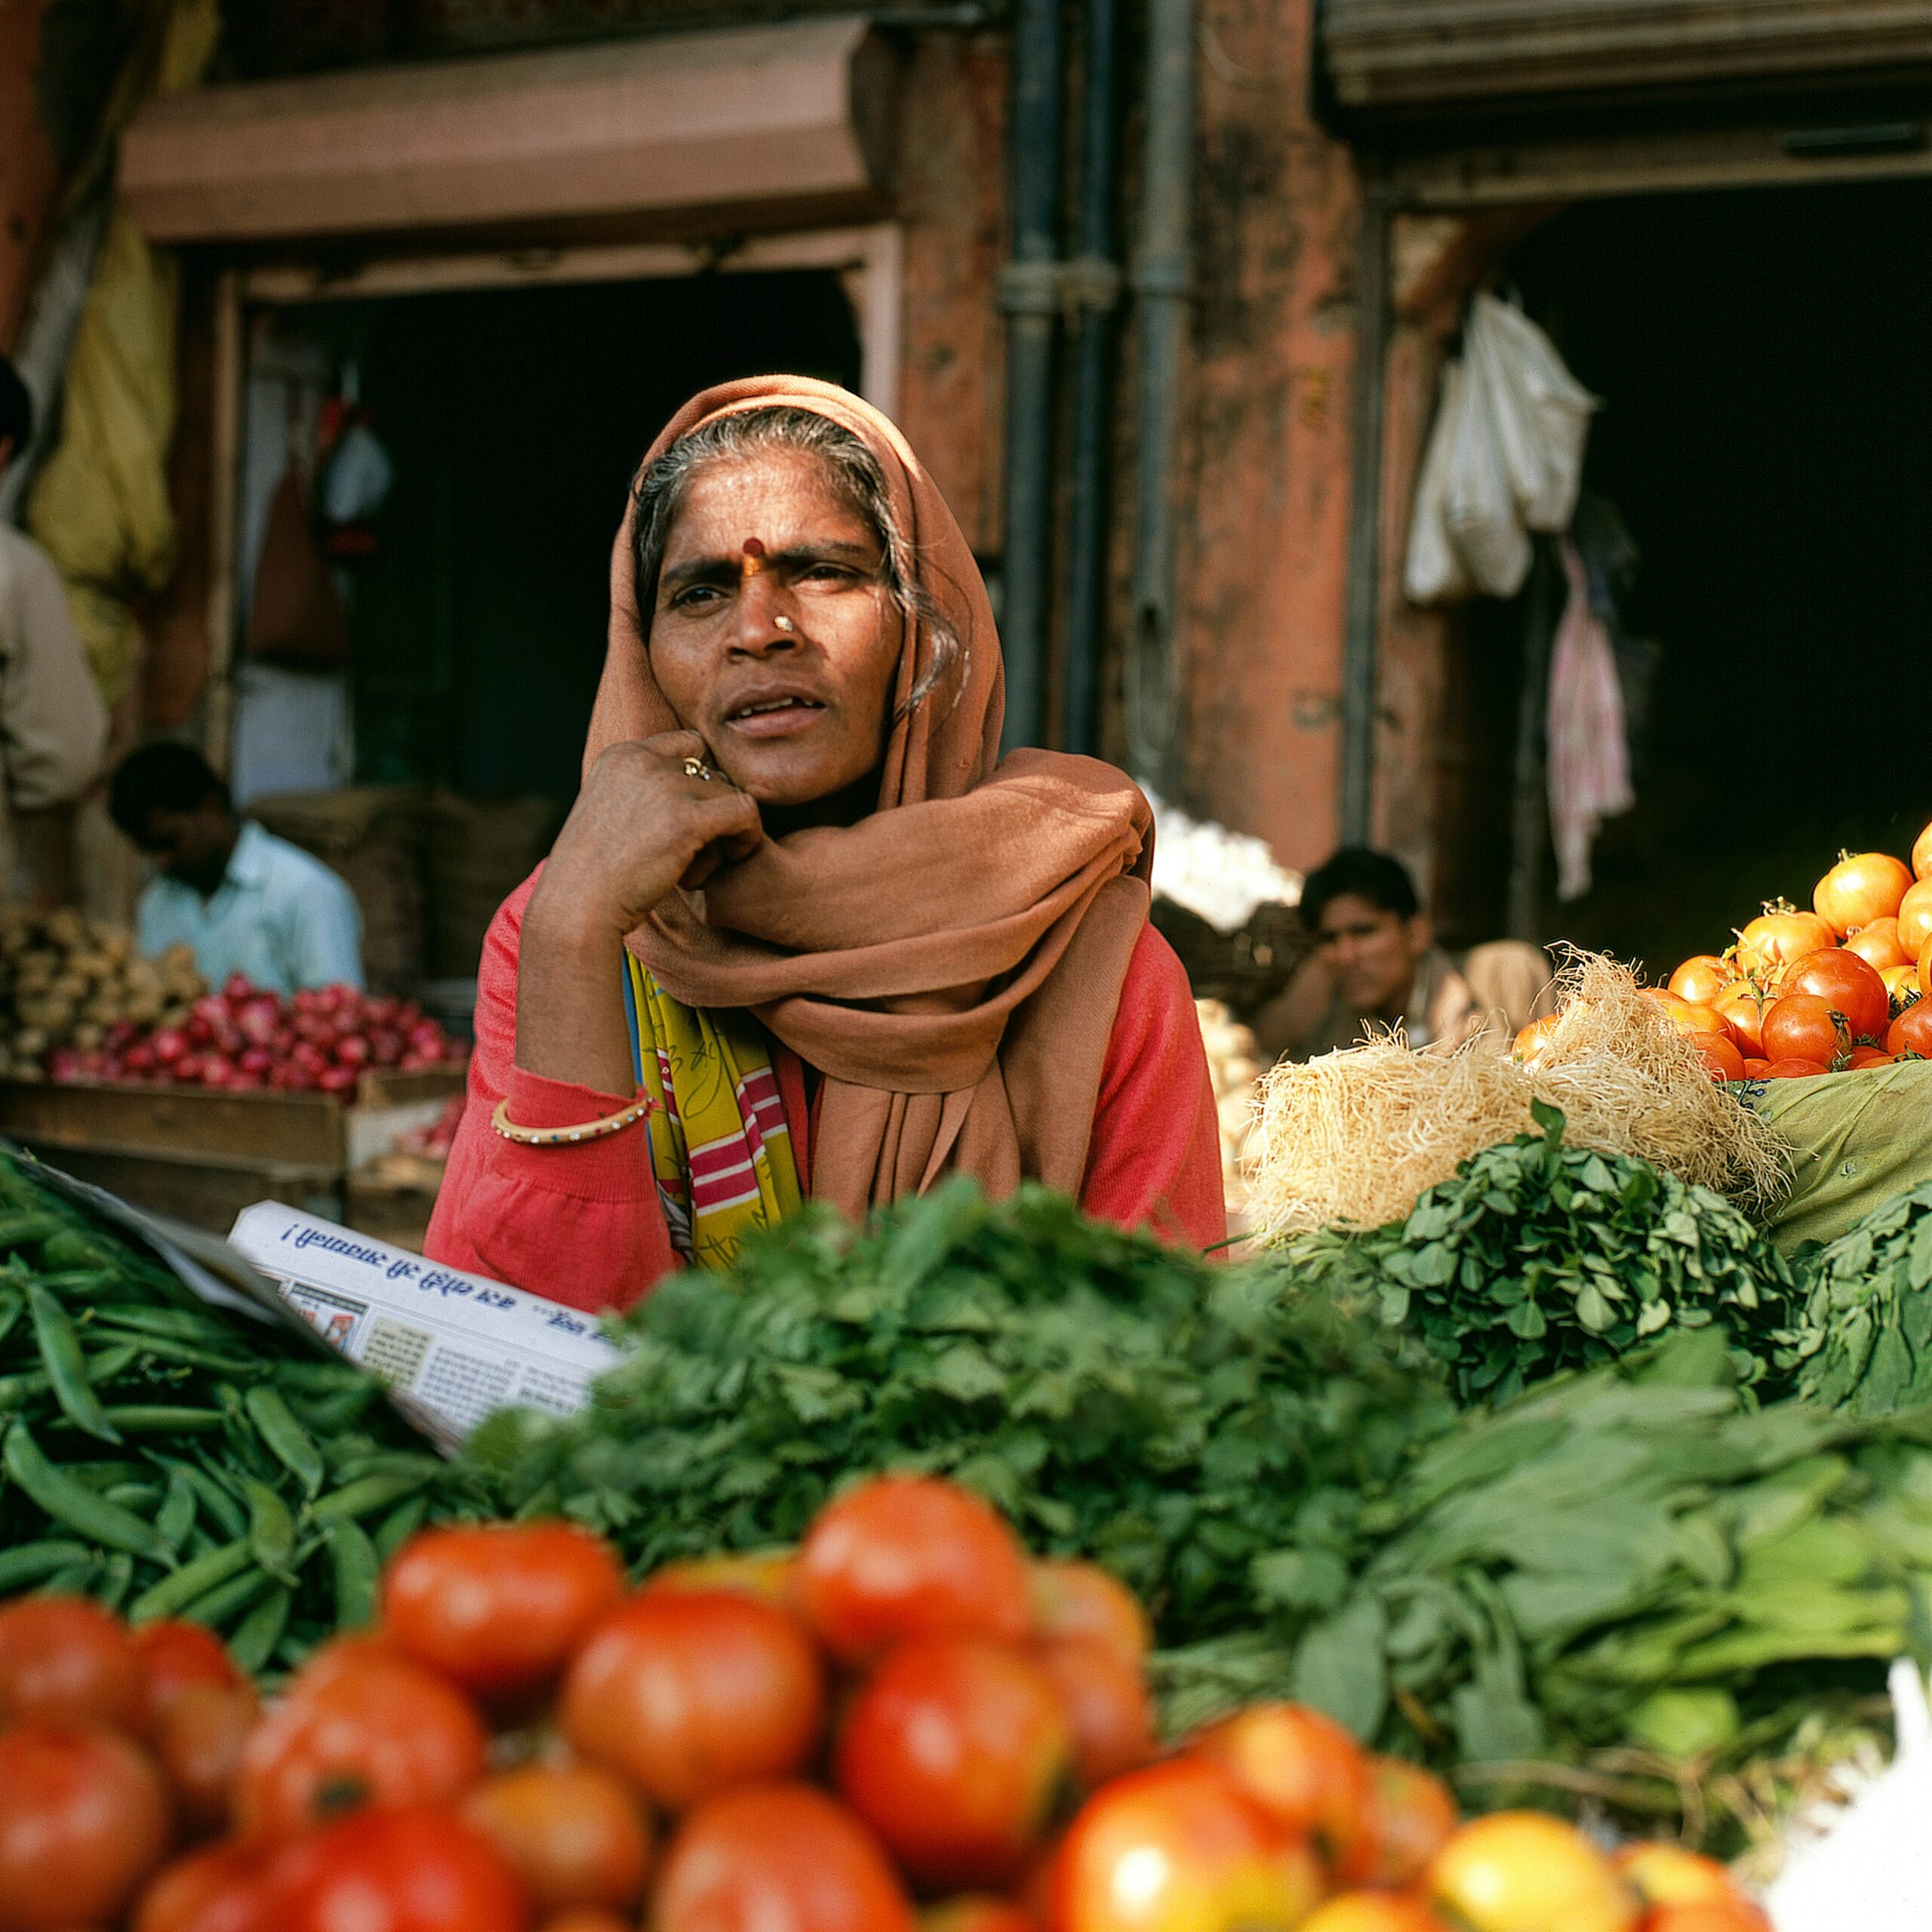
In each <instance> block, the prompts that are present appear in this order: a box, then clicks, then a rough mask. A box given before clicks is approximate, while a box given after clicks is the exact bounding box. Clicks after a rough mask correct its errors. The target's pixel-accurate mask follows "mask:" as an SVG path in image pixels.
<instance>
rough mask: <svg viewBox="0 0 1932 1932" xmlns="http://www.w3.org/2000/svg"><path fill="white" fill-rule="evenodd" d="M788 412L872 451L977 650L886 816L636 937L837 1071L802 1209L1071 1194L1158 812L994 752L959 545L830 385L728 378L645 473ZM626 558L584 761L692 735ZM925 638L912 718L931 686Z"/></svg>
mask: <svg viewBox="0 0 1932 1932" xmlns="http://www.w3.org/2000/svg"><path fill="white" fill-rule="evenodd" d="M782 405H792V406H795V407H798V408H804V409H808V410H811V411H814V412H816V413H817V414H820V415H822V416H826V417H829V418H830V419H831V420H832V421H834V422H835V423H839V424H840V425H841V426H843V427H844V428H845V429H849V430H850V431H851V432H852V433H853V435H855V436H857V437H858V438H860V441H863V443H864V444H865V445H866V447H867V448H869V450H870V451H872V454H874V455H875V457H877V458H878V463H879V466H880V467H881V469H882V470H883V471H884V475H885V478H886V481H887V484H888V488H889V490H890V491H891V500H892V505H893V509H894V512H895V514H896V515H897V518H898V519H899V523H900V528H901V529H902V531H903V532H904V534H905V536H906V539H907V541H908V545H909V549H910V551H911V553H912V558H913V560H914V568H915V572H916V574H917V575H918V580H919V582H920V583H921V586H922V587H923V588H924V590H925V592H927V594H928V595H929V596H930V597H931V598H932V599H933V600H934V603H935V604H936V605H937V606H938V607H939V608H940V610H941V611H943V613H944V614H945V617H946V620H947V621H948V622H949V623H950V624H951V625H952V628H953V629H954V631H955V634H956V635H957V636H958V640H959V642H960V645H961V648H962V654H961V657H960V659H959V660H958V661H957V662H956V663H955V664H953V665H952V667H951V668H950V669H948V670H947V671H946V672H943V674H942V675H940V678H939V681H938V682H937V685H936V687H935V688H934V689H933V690H932V691H931V692H930V693H929V694H928V696H927V697H925V698H924V700H922V701H921V703H918V705H917V706H914V707H913V708H912V709H911V711H910V712H909V713H907V714H906V715H903V717H902V718H901V719H900V722H899V723H898V724H897V726H896V727H895V728H894V730H893V731H892V733H891V737H889V739H888V742H887V746H886V752H885V759H884V767H883V769H882V771H881V777H880V783H879V798H878V811H876V812H875V813H874V814H872V816H870V817H867V818H864V819H862V820H860V821H859V823H857V824H856V825H854V826H849V827H826V828H820V829H813V830H808V831H803V832H794V833H792V834H790V835H789V836H787V837H786V838H781V839H777V840H773V839H769V838H768V839H767V840H766V841H764V844H761V846H760V847H759V848H758V850H757V851H755V852H754V853H753V854H752V856H751V857H749V858H748V859H746V860H744V861H743V863H740V864H737V865H734V866H726V867H724V868H723V869H721V870H720V871H719V872H717V873H715V875H713V876H712V879H711V881H709V884H708V885H707V886H706V888H705V889H704V890H703V891H702V892H674V893H672V894H671V896H670V897H669V898H668V899H667V900H665V901H664V902H663V904H661V905H660V906H659V907H658V908H657V910H656V911H655V912H653V913H652V914H651V917H650V918H649V919H648V921H646V922H645V924H644V925H643V926H641V928H638V931H636V932H635V933H633V934H632V935H631V936H630V939H629V945H630V946H631V948H632V950H633V951H634V952H635V953H636V954H637V955H638V957H639V958H641V959H642V960H643V961H644V962H645V964H646V965H648V967H649V968H651V972H652V973H653V974H654V975H655V977H656V978H657V982H658V983H659V985H660V986H662V987H663V989H664V991H665V992H667V993H669V995H670V996H671V997H672V998H673V999H675V1000H678V1001H681V1002H682V1003H684V1004H686V1005H688V1006H694V1007H700V1008H725V1007H745V1008H749V1009H750V1010H751V1011H752V1012H753V1013H755V1014H756V1015H757V1017H758V1018H759V1020H761V1021H762V1022H763V1023H764V1025H765V1026H766V1027H767V1028H768V1029H769V1030H770V1031H771V1032H772V1033H773V1034H774V1035H775V1036H776V1037H777V1038H779V1039H780V1040H782V1041H783V1042H784V1043H785V1044H786V1045H787V1046H789V1048H792V1051H794V1052H795V1053H796V1054H798V1056H799V1057H800V1058H801V1060H804V1062H805V1063H807V1064H808V1066H812V1067H814V1068H816V1069H817V1070H818V1071H819V1072H820V1074H821V1075H823V1086H822V1088H821V1089H820V1095H819V1100H818V1105H817V1114H816V1116H815V1121H814V1135H813V1143H812V1161H811V1167H812V1192H813V1193H814V1195H815V1196H817V1198H820V1199H822V1200H828V1201H832V1203H833V1204H835V1205H836V1206H837V1207H839V1208H840V1209H841V1210H842V1211H844V1212H845V1213H846V1214H851V1215H854V1216H857V1215H859V1214H863V1212H864V1211H866V1208H867V1207H870V1206H872V1205H873V1204H876V1203H879V1202H882V1201H891V1200H894V1199H897V1198H899V1197H900V1196H901V1195H906V1194H910V1193H914V1192H918V1191H920V1190H922V1189H925V1188H927V1187H928V1186H931V1184H932V1183H934V1181H935V1180H937V1179H938V1178H939V1177H940V1176H941V1175H942V1174H946V1173H947V1172H949V1171H963V1172H965V1173H968V1174H973V1175H974V1176H976V1177H977V1178H978V1179H979V1180H980V1181H981V1182H982V1183H983V1184H984V1185H985V1186H986V1188H987V1189H988V1190H989V1192H992V1193H994V1194H995V1195H998V1194H1003V1193H1006V1192H1010V1191H1011V1189H1013V1188H1014V1187H1015V1186H1017V1185H1018V1183H1019V1182H1020V1180H1021V1179H1022V1177H1027V1176H1031V1177H1035V1178H1037V1179H1038V1180H1043V1181H1044V1182H1045V1183H1047V1184H1048V1186H1052V1187H1056V1188H1058V1189H1061V1190H1063V1192H1066V1193H1068V1194H1076V1195H1077V1194H1078V1191H1079V1188H1080V1183H1081V1177H1082V1175H1083V1174H1084V1170H1085V1166H1086V1160H1087V1146H1088V1138H1089V1136H1090V1135H1091V1131H1092V1128H1093V1122H1094V1106H1095V1103H1096V1102H1097V1098H1098V1096H1099V1092H1100V1076H1101V1071H1102V1068H1103V1065H1104V1063H1105V1060H1106V1050H1107V1042H1108V1039H1109V1035H1110V1034H1111V1032H1112V1026H1113V1020H1114V1014H1115V1009H1116V1008H1117V1007H1118V1004H1119V999H1120V991H1121V983H1122V981H1123V980H1124V977H1125V974H1126V971H1127V968H1128V961H1129V959H1130V958H1131V956H1132V954H1133V951H1134V946H1135V945H1136V943H1137V942H1138V940H1139V939H1140V933H1141V931H1142V928H1143V927H1144V926H1145V925H1146V919H1147V908H1148V889H1147V886H1146V878H1147V874H1148V871H1149V867H1150V865H1151V863H1152V817H1151V815H1150V814H1149V811H1148V807H1147V802H1146V799H1145V798H1143V797H1142V796H1141V794H1140V790H1139V789H1138V788H1137V786H1135V785H1134V783H1133V781H1132V780H1131V779H1129V778H1128V777H1126V776H1125V775H1124V774H1123V773H1121V772H1119V771H1115V769H1114V768H1112V766H1111V765H1106V764H1100V762H1099V761H1097V760H1095V759H1093V758H1075V757H1070V756H1067V755H1062V754H1060V753H1057V752H1042V751H1018V752H1014V753H1013V754H1012V755H1011V756H1009V757H1008V758H1006V759H1005V760H1004V761H1001V759H1000V757H999V736H1000V725H1001V717H1002V714H1003V712H1004V670H1003V668H1002V666H1001V662H1000V654H999V639H998V635H997V633H996V632H995V629H994V626H993V617H992V607H991V605H989V603H988V601H987V598H986V586H985V584H984V583H983V582H982V581H981V580H980V571H979V567H978V565H977V564H976V563H975V562H974V559H973V554H972V552H971V549H969V548H968V545H967V542H966V539H965V536H964V533H963V532H962V531H961V530H960V528H959V526H958V523H957V522H956V521H955V520H954V518H953V515H952V511H951V510H950V509H948V508H947V506H946V502H945V500H944V499H943V497H941V496H940V493H939V491H938V489H937V488H936V487H935V486H934V483H933V481H932V479H931V478H930V477H929V476H928V475H927V474H926V472H925V471H924V469H923V468H922V467H921V465H920V463H919V460H918V457H915V456H914V455H913V454H912V451H911V450H910V449H909V448H908V447H907V445H906V441H905V439H904V438H903V437H902V436H901V435H900V433H899V432H898V431H897V429H895V428H894V426H893V425H892V424H891V423H889V422H888V421H887V420H886V419H885V418H884V417H883V416H881V414H879V413H878V411H877V410H875V409H874V408H872V407H871V406H870V405H868V404H866V403H865V402H862V401H860V399H859V398H857V396H854V395H851V394H849V393H848V392H847V391H845V390H844V389H838V388H835V387H834V386H832V385H830V384H829V383H818V382H814V381H812V380H809V379H808V378H806V377H794V376H765V377H754V378H752V379H749V380H745V381H741V382H735V383H725V384H723V385H721V386H720V387H718V388H716V389H709V390H706V392H705V393H704V394H703V395H700V396H698V397H697V398H694V400H693V401H691V402H689V403H688V404H687V405H685V408H683V409H682V410H681V411H679V412H678V414H677V416H676V417H674V418H673V419H672V422H671V423H670V424H669V426H668V427H667V428H666V429H665V430H664V432H663V434H662V435H660V437H659V438H657V441H656V442H655V443H654V445H652V446H651V451H650V452H649V454H648V455H647V456H646V457H645V463H646V464H647V465H648V463H651V462H652V461H654V460H655V459H656V458H657V457H658V456H660V454H663V451H665V450H666V449H667V448H669V446H670V445H672V443H674V442H675V441H677V440H678V438H679V437H681V436H683V435H687V434H688V433H689V432H691V430H693V429H696V428H697V426H698V425H699V424H700V423H703V422H704V421H706V420H707V419H708V418H709V417H712V416H715V415H719V414H726V413H729V412H734V411H741V410H745V409H752V408H761V407H764V408H769V407H775V406H782ZM634 518H635V506H633V508H632V511H631V512H629V513H627V514H626V517H625V519H624V524H623V529H622V530H621V531H620V532H619V533H618V536H617V546H616V548H615V549H614V552H613V554H612V558H611V633H610V648H609V654H608V657H607V658H606V660H605V666H604V676H603V681H602V683H601V685H600V686H599V688H598V694H597V704H596V709H595V712H593V714H592V718H591V722H590V738H589V745H588V746H587V748H586V752H585V768H586V771H588V769H589V765H590V764H591V763H592V761H594V760H595V758H596V757H597V755H598V753H599V752H601V751H602V750H603V749H605V746H608V745H611V744H613V743H617V742H619V741H620V740H624V739H629V738H644V737H651V735H653V734H655V733H657V732H660V731H676V730H678V729H680V728H681V722H680V721H679V720H678V718H677V717H676V716H675V714H674V713H673V712H672V709H671V707H670V706H669V703H667V702H666V699H665V697H664V694H663V692H662V691H660V690H659V688H658V686H657V679H656V678H655V677H654V675H653V674H652V671H651V656H650V651H649V649H648V645H647V644H646V641H645V637H644V635H643V634H642V631H641V626H640V624H639V621H638V611H637V598H636V589H635V571H636V565H635V557H634V555H633V544H632V523H633V520H634ZM933 663H934V643H933V640H932V639H931V637H930V636H929V635H928V632H927V628H926V627H925V626H923V625H920V624H916V623H911V622H909V623H908V625H907V627H906V645H905V648H904V650H903V653H902V655H901V657H900V665H899V671H898V684H897V700H898V702H899V703H900V706H901V707H902V708H903V706H904V704H905V703H906V701H907V700H909V697H910V694H912V691H914V690H915V689H916V688H918V685H919V683H920V682H921V680H922V679H923V678H924V677H925V675H927V673H928V671H929V670H931V668H932V666H933Z"/></svg>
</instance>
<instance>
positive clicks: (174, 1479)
mask: <svg viewBox="0 0 1932 1932" xmlns="http://www.w3.org/2000/svg"><path fill="white" fill-rule="evenodd" d="M154 1526H155V1528H156V1529H157V1530H158V1531H160V1532H161V1537H162V1541H163V1542H164V1543H166V1544H167V1545H168V1548H169V1549H171V1550H173V1551H174V1553H175V1555H177V1556H179V1555H180V1554H181V1549H182V1546H183V1544H184V1543H186V1542H187V1540H188V1537H189V1532H190V1531H192V1529H193V1528H194V1527H195V1492H194V1491H193V1489H192V1487H190V1486H189V1481H188V1478H186V1476H184V1475H183V1474H182V1473H181V1472H180V1470H179V1469H170V1470H169V1471H168V1494H166V1495H165V1497H163V1498H162V1505H161V1507H160V1509H158V1511H157V1512H155V1519H154Z"/></svg>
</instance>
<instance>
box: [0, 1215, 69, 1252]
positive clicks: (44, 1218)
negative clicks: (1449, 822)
mask: <svg viewBox="0 0 1932 1932" xmlns="http://www.w3.org/2000/svg"><path fill="white" fill-rule="evenodd" d="M66 1232H67V1229H66V1226H65V1224H64V1223H63V1222H62V1220H61V1219H60V1216H59V1215H58V1214H38V1213H36V1212H35V1211H33V1210H32V1209H29V1210H28V1211H26V1213H25V1214H0V1248H10V1249H19V1248H23V1247H35V1246H37V1245H38V1244H39V1243H40V1242H42V1241H47V1240H49V1239H51V1238H56V1237H57V1236H59V1235H63V1234H65V1233H66Z"/></svg>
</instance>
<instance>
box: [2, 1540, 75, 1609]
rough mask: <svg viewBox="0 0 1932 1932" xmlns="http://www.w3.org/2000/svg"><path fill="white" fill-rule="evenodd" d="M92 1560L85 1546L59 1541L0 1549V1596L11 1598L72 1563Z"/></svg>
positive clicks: (19, 1544) (44, 1541)
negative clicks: (16, 1592) (17, 1591)
mask: <svg viewBox="0 0 1932 1932" xmlns="http://www.w3.org/2000/svg"><path fill="white" fill-rule="evenodd" d="M92 1560H93V1559H92V1556H91V1552H89V1550H88V1546H87V1545H86V1544H85V1543H63V1542H61V1541H60V1540H57V1539H48V1540H43V1541H42V1542H39V1543H16V1544H15V1545H14V1547H13V1548H12V1549H0V1597H7V1596H11V1595H13V1593H14V1592H15V1591H16V1590H23V1589H26V1587H27V1586H28V1585H29V1583H39V1582H40V1581H41V1580H42V1579H43V1578H44V1577H51V1576H52V1575H53V1574H54V1573H55V1571H59V1570H65V1569H66V1568H67V1567H69V1565H70V1564H75V1563H87V1562H91V1561H92Z"/></svg>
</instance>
